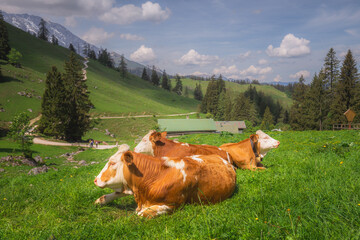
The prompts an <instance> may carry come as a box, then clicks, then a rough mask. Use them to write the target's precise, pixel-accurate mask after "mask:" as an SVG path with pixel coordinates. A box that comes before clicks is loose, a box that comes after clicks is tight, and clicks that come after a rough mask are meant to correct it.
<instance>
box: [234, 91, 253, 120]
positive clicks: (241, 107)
mask: <svg viewBox="0 0 360 240" xmlns="http://www.w3.org/2000/svg"><path fill="white" fill-rule="evenodd" d="M249 110H250V101H249V99H248V98H246V97H245V96H244V94H243V93H240V94H238V95H237V97H236V98H235V100H234V103H233V108H232V111H231V120H233V121H242V120H248V118H249V115H250V111H249Z"/></svg>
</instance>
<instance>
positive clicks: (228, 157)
mask: <svg viewBox="0 0 360 240" xmlns="http://www.w3.org/2000/svg"><path fill="white" fill-rule="evenodd" d="M226 155H227V159H228V162H229V163H231V160H230V155H229V153H228V152H226Z"/></svg>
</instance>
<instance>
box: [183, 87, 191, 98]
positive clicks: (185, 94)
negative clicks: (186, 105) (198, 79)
mask: <svg viewBox="0 0 360 240" xmlns="http://www.w3.org/2000/svg"><path fill="white" fill-rule="evenodd" d="M189 92H190V90H189V87H188V86H185V90H184V96H185V97H189Z"/></svg>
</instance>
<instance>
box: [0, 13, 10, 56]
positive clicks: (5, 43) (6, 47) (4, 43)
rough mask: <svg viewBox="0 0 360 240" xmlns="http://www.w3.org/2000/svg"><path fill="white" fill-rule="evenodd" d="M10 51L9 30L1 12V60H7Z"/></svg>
mask: <svg viewBox="0 0 360 240" xmlns="http://www.w3.org/2000/svg"><path fill="white" fill-rule="evenodd" d="M10 49H11V48H10V44H9V36H8V30H7V27H6V23H5V21H4V17H3V15H2V13H1V11H0V59H3V60H7V55H8V54H9V52H10Z"/></svg>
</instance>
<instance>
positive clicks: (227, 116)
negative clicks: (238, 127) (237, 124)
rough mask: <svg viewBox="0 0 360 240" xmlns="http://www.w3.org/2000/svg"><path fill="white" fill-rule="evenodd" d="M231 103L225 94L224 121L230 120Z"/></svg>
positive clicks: (228, 96)
mask: <svg viewBox="0 0 360 240" xmlns="http://www.w3.org/2000/svg"><path fill="white" fill-rule="evenodd" d="M232 108H233V103H232V100H231V97H230V95H229V94H225V110H224V121H230V120H231V113H232Z"/></svg>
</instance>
